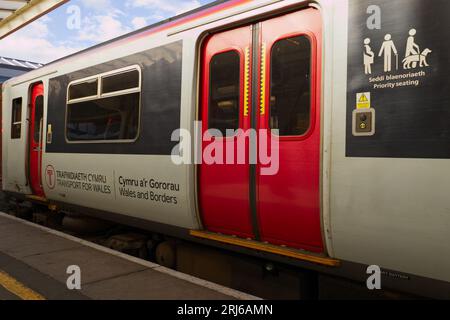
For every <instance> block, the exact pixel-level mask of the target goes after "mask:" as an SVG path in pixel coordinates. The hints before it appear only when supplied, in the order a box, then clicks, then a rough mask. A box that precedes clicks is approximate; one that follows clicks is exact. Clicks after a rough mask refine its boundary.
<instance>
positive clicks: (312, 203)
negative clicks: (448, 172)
mask: <svg viewBox="0 0 450 320" xmlns="http://www.w3.org/2000/svg"><path fill="white" fill-rule="evenodd" d="M321 26H322V20H321V16H320V12H319V11H318V10H316V9H314V8H310V9H306V10H302V11H299V12H295V13H291V14H287V15H284V16H281V17H278V18H275V19H271V20H268V21H264V22H262V23H261V60H262V64H261V68H263V69H262V72H261V74H262V75H263V77H264V79H263V81H262V83H263V85H262V87H261V88H260V90H261V96H262V98H261V99H262V100H263V103H264V105H263V106H261V108H260V110H261V111H260V119H259V123H260V128H267V129H269V132H270V131H271V130H273V129H277V130H278V131H279V132H278V134H276V133H275V132H274V131H272V132H271V133H270V134H269V139H273V138H274V137H275V136H278V138H279V171H278V173H277V174H275V175H262V174H261V171H260V170H257V172H258V174H259V175H258V222H259V228H260V230H261V240H262V241H267V242H269V243H273V244H279V245H286V246H289V247H295V248H302V249H306V250H309V251H313V252H322V251H323V244H322V234H321V220H320V136H321V135H320V83H321V81H320V75H321V40H322V30H321V28H322V27H321ZM260 167H261V166H260ZM259 169H260V168H259Z"/></svg>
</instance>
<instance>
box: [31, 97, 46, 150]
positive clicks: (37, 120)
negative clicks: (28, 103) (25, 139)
mask: <svg viewBox="0 0 450 320" xmlns="http://www.w3.org/2000/svg"><path fill="white" fill-rule="evenodd" d="M43 115H44V96H37V97H36V101H35V107H34V133H33V136H34V141H35V142H39V140H40V139H39V138H40V136H41V126H42V125H43V124H42V117H43Z"/></svg>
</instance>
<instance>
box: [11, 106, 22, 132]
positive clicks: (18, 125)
mask: <svg viewBox="0 0 450 320" xmlns="http://www.w3.org/2000/svg"><path fill="white" fill-rule="evenodd" d="M21 132H22V98H16V99H14V100H13V101H12V115H11V139H20V135H21Z"/></svg>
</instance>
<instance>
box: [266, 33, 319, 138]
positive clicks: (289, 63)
mask: <svg viewBox="0 0 450 320" xmlns="http://www.w3.org/2000/svg"><path fill="white" fill-rule="evenodd" d="M270 74H271V79H270V120H269V121H270V128H271V129H278V130H279V134H280V136H301V135H304V134H305V133H306V132H307V131H308V129H309V127H310V121H311V120H310V119H311V117H310V113H311V43H310V40H309V39H308V38H307V37H306V36H295V37H291V38H286V39H282V40H278V41H277V42H276V43H275V44H274V45H273V47H272V52H271V72H270Z"/></svg>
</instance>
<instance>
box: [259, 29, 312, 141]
mask: <svg viewBox="0 0 450 320" xmlns="http://www.w3.org/2000/svg"><path fill="white" fill-rule="evenodd" d="M294 37H305V38H307V39H308V40H309V43H310V47H311V48H310V53H311V56H310V102H309V108H310V113H309V117H310V119H309V127H308V130H306V132H305V133H303V134H302V135H288V136H281V135H279V134H275V133H274V132H273V130H276V129H273V128H271V127H270V116H271V112H272V108H271V104H270V99H271V96H272V90H271V89H272V53H273V49H274V46H275V44H276V43H278V42H279V41H282V40H286V39H289V38H294ZM268 53H269V56H268V59H267V64H268V68H267V76H266V90H267V93H268V94H267V97H266V104H267V106H268V110H269V112H268V115H267V119H266V121H265V122H266V127H267V128H268V129H269V130H270V133H271V135H272V136H273V137H276V138H278V139H279V140H280V141H301V140H306V139H308V138H309V137H310V136H311V135H312V133H313V132H314V127H315V125H316V108H317V106H316V105H317V77H318V74H317V66H318V61H317V59H318V57H317V40H316V37H315V36H314V34H313V33H312V32H309V31H301V32H292V33H288V34H284V35H282V36H280V37H278V38H276V39H275V40H274V41H273V42H272V43H271V45H270V48H269V50H268Z"/></svg>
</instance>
